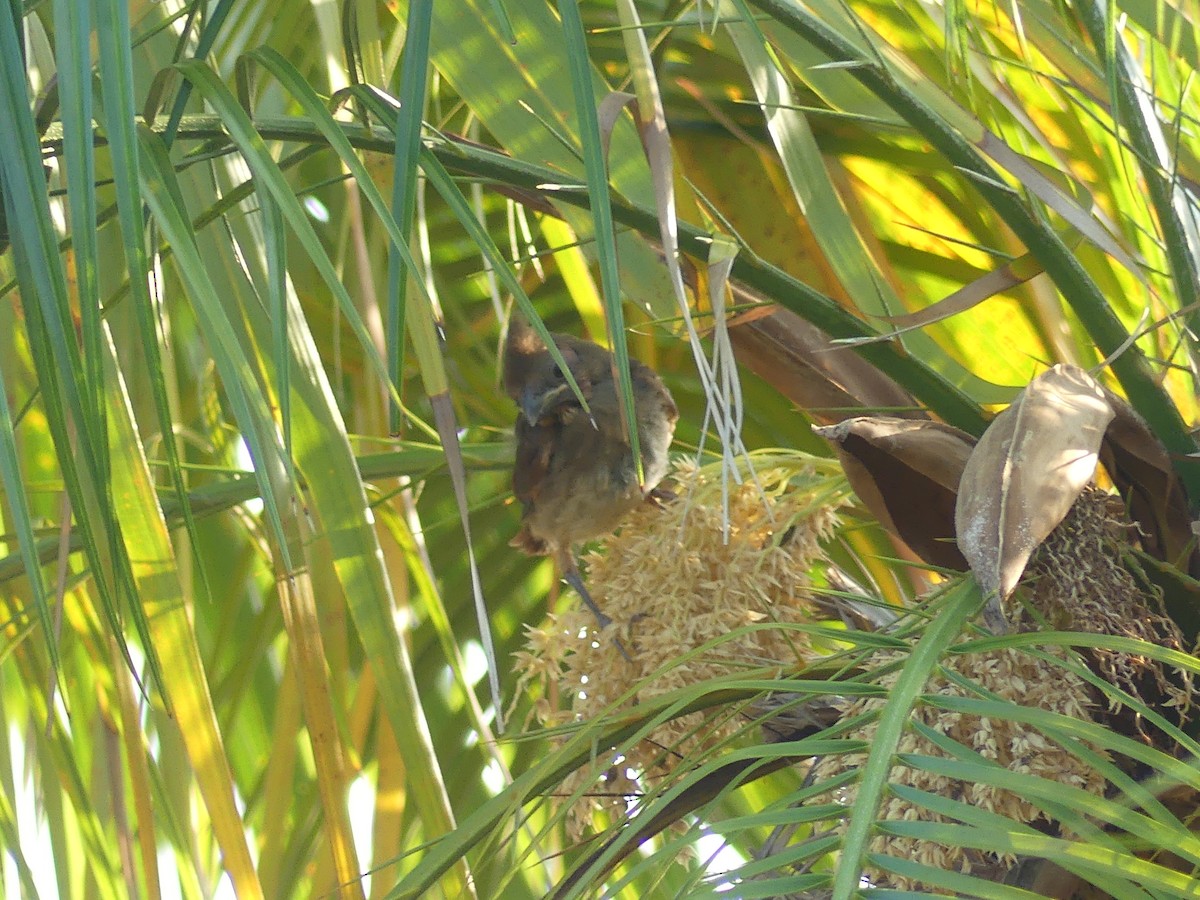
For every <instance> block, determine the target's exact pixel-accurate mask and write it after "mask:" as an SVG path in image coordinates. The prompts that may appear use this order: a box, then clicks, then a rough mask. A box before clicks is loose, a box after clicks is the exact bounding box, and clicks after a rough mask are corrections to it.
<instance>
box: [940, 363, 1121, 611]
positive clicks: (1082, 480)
mask: <svg viewBox="0 0 1200 900" xmlns="http://www.w3.org/2000/svg"><path fill="white" fill-rule="evenodd" d="M1112 418H1113V410H1112V407H1111V406H1110V405H1109V402H1108V400H1107V399H1106V398H1105V395H1104V390H1103V389H1102V388H1101V387H1100V385H1099V384H1097V383H1096V381H1095V379H1093V378H1092V377H1091V376H1090V375H1089V374H1088V373H1087V372H1085V371H1084V370H1083V369H1081V368H1079V367H1078V366H1066V365H1057V366H1054V367H1053V368H1052V369H1049V370H1048V371H1046V372H1043V373H1042V374H1041V375H1039V376H1038V377H1037V378H1035V379H1034V380H1033V381H1032V382H1030V383H1029V385H1028V387H1026V388H1025V390H1023V391H1022V392H1021V393H1020V394H1019V395H1018V396H1017V399H1016V400H1014V401H1013V403H1012V405H1011V406H1010V407H1009V408H1008V409H1006V410H1005V411H1004V412H1002V413H1001V414H1000V415H998V416H997V417H996V419H995V421H993V422H992V424H991V425H990V426H989V427H988V430H987V431H986V432H984V435H983V437H982V438H981V439H980V441H979V444H978V446H977V447H976V448H975V450H974V452H973V453H972V454H971V458H970V459H969V460H968V461H967V465H966V469H965V470H964V471H963V475H962V482H961V484H960V487H959V494H958V504H957V508H956V510H955V525H956V532H957V534H958V543H959V549H960V550H961V551H962V553H963V555H964V556H965V557H966V558H967V559H968V560H969V561H970V563H971V570H972V571H973V572H974V573H975V578H976V579H977V580H978V581H979V585H980V587H981V588H982V589H983V592H984V594H985V595H987V596H988V605H987V606H986V607H985V609H984V620H985V622H986V623H987V625H988V627H989V628H990V629H991V630H992V631H993V632H995V633H1003V632H1004V631H1006V630H1007V622H1006V620H1005V618H1004V613H1003V611H1002V608H1001V604H1002V602H1003V601H1004V600H1006V599H1008V597H1009V595H1010V594H1011V593H1012V592H1013V590H1014V589H1015V588H1016V586H1017V582H1018V581H1019V580H1020V578H1021V574H1022V573H1023V572H1024V571H1025V565H1026V563H1028V562H1029V556H1030V554H1032V553H1033V551H1034V549H1035V548H1036V547H1037V546H1038V544H1040V543H1041V542H1042V541H1043V540H1045V538H1046V535H1048V534H1049V533H1050V532H1051V531H1053V530H1054V527H1055V526H1056V525H1057V524H1058V523H1059V522H1061V521H1062V519H1063V516H1065V515H1066V514H1067V510H1069V509H1070V508H1071V504H1073V503H1074V502H1075V498H1076V497H1078V496H1079V492H1080V491H1082V490H1083V488H1084V486H1085V485H1087V484H1088V482H1090V481H1091V479H1092V475H1093V474H1094V473H1095V471H1096V462H1097V459H1098V454H1099V450H1100V442H1101V439H1102V438H1103V437H1104V430H1105V428H1106V427H1107V426H1108V423H1109V422H1110V421H1112Z"/></svg>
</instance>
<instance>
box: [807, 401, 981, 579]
mask: <svg viewBox="0 0 1200 900" xmlns="http://www.w3.org/2000/svg"><path fill="white" fill-rule="evenodd" d="M813 430H814V431H815V432H816V433H817V434H819V435H820V436H821V437H823V438H825V439H826V440H827V441H830V442H831V443H833V445H834V446H835V447H836V448H837V453H838V458H839V459H840V460H841V463H842V468H843V469H844V470H845V472H846V477H847V479H849V481H850V486H851V487H852V488H854V492H855V493H856V494H858V497H859V499H860V500H862V502H863V503H864V504H865V505H866V507H867V509H869V510H870V511H871V514H872V515H873V516H875V518H876V519H878V520H879V524H881V525H882V526H883V527H884V528H886V529H887V530H888V531H890V532H892V534H894V535H896V536H897V537H899V538H900V539H901V540H903V541H904V542H905V543H906V544H908V546H909V547H911V548H912V551H913V552H914V553H916V554H917V555H918V556H919V557H921V559H923V560H924V561H925V562H927V563H930V564H932V565H935V566H941V567H943V568H947V569H958V570H965V569H966V568H967V560H966V559H964V558H963V554H962V553H961V552H960V551H959V549H958V547H956V546H955V543H954V509H955V501H956V499H957V497H958V490H959V487H958V483H959V479H960V478H961V477H962V473H963V468H964V467H965V466H966V464H967V459H968V457H969V456H970V455H971V448H972V447H973V446H974V444H975V439H974V438H973V437H971V436H970V435H969V434H967V433H966V432H965V431H959V430H958V429H957V428H954V427H952V426H950V425H944V424H942V423H940V422H924V421H913V420H910V419H898V418H895V417H893V416H863V417H860V418H857V419H847V420H846V421H844V422H839V423H838V424H837V425H829V426H826V427H824V428H814V429H813Z"/></svg>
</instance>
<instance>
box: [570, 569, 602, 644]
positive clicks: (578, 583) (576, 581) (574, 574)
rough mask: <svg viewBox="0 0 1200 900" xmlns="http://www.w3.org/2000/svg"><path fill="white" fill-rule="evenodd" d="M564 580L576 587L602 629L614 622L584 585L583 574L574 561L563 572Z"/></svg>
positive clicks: (576, 590) (576, 591)
mask: <svg viewBox="0 0 1200 900" xmlns="http://www.w3.org/2000/svg"><path fill="white" fill-rule="evenodd" d="M563 580H564V581H566V582H567V584H569V585H570V586H571V587H573V588H575V593H577V594H578V595H579V596H580V597H581V598H582V599H583V602H584V603H585V604H586V605H587V608H588V609H590V610H591V611H592V615H593V616H595V617H596V624H597V625H599V626H600V628H601V629H604V628H607V627H608V626H609V625H611V624H612V619H610V618H609V617H608V616H606V615H605V614H604V613H603V612H602V611H601V609H600V607H599V606H597V605H596V601H595V600H593V599H592V595H591V593H589V592H588V589H587V587H586V586H584V583H583V576H582V575H580V574H579V568H578V567H577V566H575V564H574V563H572V564H571V568H569V569H567V570H566V571H565V572H563Z"/></svg>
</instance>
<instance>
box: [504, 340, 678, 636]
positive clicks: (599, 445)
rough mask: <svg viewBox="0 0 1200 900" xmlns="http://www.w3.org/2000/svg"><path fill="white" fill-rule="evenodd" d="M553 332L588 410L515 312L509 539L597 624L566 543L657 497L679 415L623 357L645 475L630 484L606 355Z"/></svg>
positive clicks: (604, 620)
mask: <svg viewBox="0 0 1200 900" xmlns="http://www.w3.org/2000/svg"><path fill="white" fill-rule="evenodd" d="M553 337H554V343H555V344H556V345H557V347H558V350H559V352H560V353H561V354H562V356H563V359H564V361H565V362H566V363H567V366H568V367H569V368H570V370H571V374H572V375H573V376H574V377H575V381H576V383H577V384H578V385H579V390H580V392H581V393H582V394H583V396H584V397H585V398H586V399H587V402H588V408H589V409H590V411H591V415H590V416H589V415H588V413H585V412H584V411H583V408H582V407H581V406H580V404H579V399H578V398H577V397H576V396H575V393H574V392H573V391H572V390H571V386H570V385H569V384H568V383H567V380H566V378H565V377H564V375H563V373H562V371H561V370H560V369H559V368H558V366H557V364H556V363H555V362H554V358H553V357H552V356H551V355H550V352H549V351H548V350H547V349H546V346H545V344H543V343H542V341H541V339H540V338H539V337H538V335H537V333H536V332H534V330H533V329H532V328H531V327H530V326H529V325H528V324H527V323H525V322H524V321H522V320H520V319H518V318H517V317H515V316H514V317H513V320H512V322H511V323H510V325H509V331H508V342H507V343H506V345H505V348H504V387H505V390H506V391H507V392H508V395H509V396H510V397H512V398H513V400H515V401H516V403H517V406H519V407H520V411H519V412H518V414H517V423H516V437H517V456H516V462H515V465H514V467H513V493H514V494H516V496H517V499H518V500H520V501H521V503H522V504H523V505H524V508H525V512H524V515H523V516H522V518H521V530H520V531H518V532H517V535H516V537H514V538H513V539H512V542H511V543H512V545H513V546H514V547H517V548H519V549H520V550H523V551H524V552H525V553H528V554H530V555H534V556H553V557H554V558H555V559H556V561H557V562H558V564H559V567H560V569H561V570H562V573H563V576H564V577H565V578H566V580H567V582H568V583H569V584H570V585H571V586H572V587H573V588H575V590H576V591H577V592H578V593H579V595H580V597H582V598H583V600H584V602H585V603H586V604H587V605H588V607H589V608H590V609H591V610H592V612H593V613H595V615H596V618H597V620H598V621H599V622H600V625H601V627H603V626H605V625H607V624H608V621H609V620H608V617H607V616H605V615H604V614H603V613H602V612H600V610H599V608H598V607H597V606H596V604H595V602H594V601H593V600H592V598H591V596H590V595H589V594H588V592H587V589H586V588H585V587H584V585H583V580H582V578H580V577H579V568H578V566H577V565H576V563H575V552H574V547H575V545H577V544H579V543H581V542H582V541H586V540H589V539H591V538H595V537H599V536H601V535H604V534H608V533H609V532H611V531H612V530H613V529H615V528H616V527H617V525H618V524H620V522H621V519H622V518H624V517H625V515H626V514H627V513H629V512H630V511H631V510H632V509H634V508H635V507H636V506H637V505H638V504H639V503H642V502H644V501H645V500H646V499H647V498H648V497H650V496H657V494H656V492H655V488H656V487H657V485H658V483H659V482H660V481H661V480H662V478H663V476H664V475H666V473H667V449H668V448H669V447H670V445H671V437H672V436H673V435H674V433H675V421H676V420H677V419H678V418H679V413H678V412H677V410H676V409H675V402H674V401H673V400H672V399H671V394H670V393H669V392H668V391H667V389H666V387H665V386H664V385H663V383H662V381H661V380H659V377H658V376H657V375H656V374H655V373H654V371H653V370H652V369H650V368H649V367H648V366H646V365H643V364H642V363H640V362H637V361H636V360H630V375H631V376H632V378H633V396H634V409H635V414H636V418H637V426H638V444H639V449H640V451H641V457H642V473H643V475H644V477H645V481H644V483H642V484H639V483H638V478H637V469H636V467H635V465H634V461H633V451H632V449H631V447H630V443H629V438H628V436H627V435H626V433H625V424H624V418H623V416H622V414H621V407H620V403H619V401H618V398H617V391H618V386H617V382H616V379H615V375H614V371H613V355H612V354H611V353H609V352H608V351H607V350H605V349H604V348H603V347H601V346H599V345H598V344H593V343H592V342H591V341H584V340H580V339H579V338H575V337H571V336H569V335H565V334H555V335H553Z"/></svg>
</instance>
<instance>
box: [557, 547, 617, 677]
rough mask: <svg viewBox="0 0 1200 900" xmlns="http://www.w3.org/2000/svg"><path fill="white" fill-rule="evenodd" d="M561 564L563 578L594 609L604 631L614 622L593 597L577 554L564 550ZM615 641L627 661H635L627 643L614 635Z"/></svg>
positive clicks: (597, 622)
mask: <svg viewBox="0 0 1200 900" xmlns="http://www.w3.org/2000/svg"><path fill="white" fill-rule="evenodd" d="M560 564H561V566H562V573H563V580H564V581H566V583H567V584H569V585H570V586H571V587H573V588H574V589H575V593H577V594H578V595H579V596H580V598H581V599H582V600H583V602H584V604H585V605H586V606H587V608H588V609H590V610H591V611H592V615H593V616H595V617H596V624H597V625H598V626H600V630H601V631H603V630H604V629H605V628H607V627H608V626H609V625H611V624H612V619H610V618H609V617H608V616H606V615H605V614H604V613H603V612H602V611H601V609H600V607H599V606H597V605H596V601H595V600H593V599H592V594H591V592H590V591H589V590H588V589H587V586H586V585H585V584H584V583H583V576H582V575H581V574H580V573H579V565H578V564H577V563H576V562H575V554H574V553H572V552H571V551H570V550H566V551H563V552H562V553H561V554H560ZM613 641H614V642H615V643H616V645H617V649H618V650H620V651H621V655H622V656H623V657H625V661H626V662H633V658H632V657H631V656H630V655H629V651H627V650H626V649H625V645H624V644H622V643H621V639H620V638H618V637H614V638H613Z"/></svg>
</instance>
